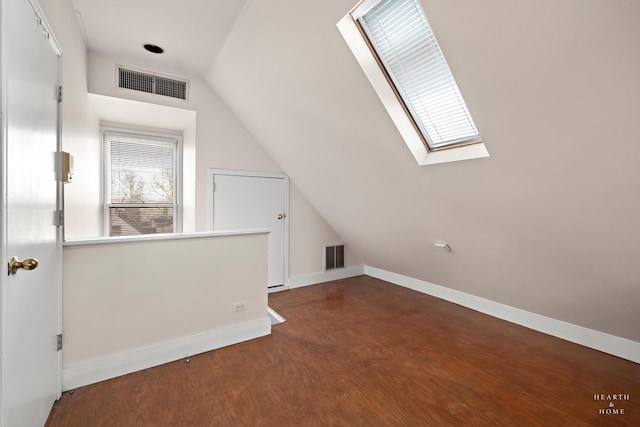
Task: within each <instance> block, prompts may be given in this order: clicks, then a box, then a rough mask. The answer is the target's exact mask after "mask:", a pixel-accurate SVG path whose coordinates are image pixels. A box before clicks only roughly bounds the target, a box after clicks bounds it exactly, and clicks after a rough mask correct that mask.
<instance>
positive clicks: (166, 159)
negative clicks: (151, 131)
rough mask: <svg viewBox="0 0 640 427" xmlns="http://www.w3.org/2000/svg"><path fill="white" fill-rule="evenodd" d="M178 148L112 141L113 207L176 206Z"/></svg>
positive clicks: (155, 143) (158, 144)
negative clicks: (146, 204)
mask: <svg viewBox="0 0 640 427" xmlns="http://www.w3.org/2000/svg"><path fill="white" fill-rule="evenodd" d="M175 150H176V148H175V144H172V145H169V144H162V143H158V142H154V143H145V142H134V141H127V140H126V139H124V140H123V139H116V138H114V139H111V141H110V143H109V151H110V156H109V157H110V171H111V203H169V204H173V181H174V179H173V175H174V172H173V166H174V161H175V159H174V156H175Z"/></svg>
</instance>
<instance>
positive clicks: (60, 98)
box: [58, 86, 62, 102]
mask: <svg viewBox="0 0 640 427" xmlns="http://www.w3.org/2000/svg"><path fill="white" fill-rule="evenodd" d="M58 102H62V86H58Z"/></svg>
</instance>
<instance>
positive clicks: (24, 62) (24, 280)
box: [0, 0, 62, 427]
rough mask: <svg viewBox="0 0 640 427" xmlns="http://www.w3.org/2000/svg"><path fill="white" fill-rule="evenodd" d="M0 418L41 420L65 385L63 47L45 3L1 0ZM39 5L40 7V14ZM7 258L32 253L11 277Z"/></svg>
mask: <svg viewBox="0 0 640 427" xmlns="http://www.w3.org/2000/svg"><path fill="white" fill-rule="evenodd" d="M1 4H2V10H1V14H0V15H1V18H2V154H1V156H2V169H3V172H4V173H5V175H4V179H5V181H4V186H3V190H2V193H3V195H4V196H5V197H2V201H1V202H0V204H1V205H2V206H0V207H2V209H1V210H2V212H3V215H2V221H1V226H2V236H3V237H2V256H3V258H4V259H3V260H2V265H3V267H2V272H1V273H0V275H1V276H2V280H1V281H0V285H1V286H2V289H1V299H2V310H1V311H2V315H1V320H0V321H1V322H2V342H1V347H2V348H1V350H2V356H1V357H2V394H1V404H2V408H1V409H2V410H1V415H2V419H1V420H0V422H1V423H2V425H4V426H7V427H9V426H10V427H16V426H18V427H19V426H30V427H31V426H42V425H44V423H45V421H46V419H47V416H48V415H49V411H50V409H51V406H52V404H53V402H54V400H55V399H56V398H57V397H58V396H59V395H60V391H61V356H60V352H58V351H57V334H58V331H59V329H60V318H61V317H60V310H59V309H60V306H61V303H60V290H61V281H62V247H61V231H60V227H57V225H56V223H57V219H56V216H57V215H56V211H57V209H58V194H59V193H58V186H59V180H58V174H57V173H56V169H57V168H56V164H57V160H56V159H57V152H58V148H59V147H58V131H59V127H58V123H59V121H58V120H59V117H58V108H59V104H58V99H57V98H58V97H57V88H58V84H59V75H58V70H59V60H60V56H59V49H58V48H57V45H54V42H53V39H54V37H53V35H52V34H51V32H50V31H49V30H47V29H46V27H47V26H46V24H44V21H43V18H42V16H43V15H42V13H41V10H40V9H39V7H38V6H37V5H35V8H34V6H32V4H31V2H30V1H29V0H2V3H1ZM36 10H38V12H36ZM12 257H16V258H17V259H18V260H19V261H24V260H27V259H35V260H37V262H38V265H37V268H35V269H32V270H27V269H26V268H29V267H33V265H32V264H29V263H25V264H26V265H25V267H26V268H18V269H17V270H16V271H15V274H8V268H7V266H8V262H9V260H10V259H11V258H12Z"/></svg>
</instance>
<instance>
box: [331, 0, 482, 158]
mask: <svg viewBox="0 0 640 427" xmlns="http://www.w3.org/2000/svg"><path fill="white" fill-rule="evenodd" d="M338 28H339V29H340V31H341V33H342V35H343V37H344V38H345V40H346V41H347V43H348V44H349V46H350V47H351V50H352V51H353V53H354V55H355V56H356V58H357V59H358V62H359V63H360V65H361V66H362V68H363V70H364V71H365V73H366V74H367V76H368V77H369V80H370V82H371V84H372V85H373V86H374V89H375V90H376V92H377V93H378V96H379V97H380V99H381V100H382V102H383V104H385V107H386V108H387V111H388V112H389V114H390V116H391V118H392V119H393V121H394V123H395V124H396V126H397V127H398V130H399V131H400V133H401V134H402V136H403V138H404V139H405V142H406V143H407V145H408V146H409V148H410V149H411V151H412V153H413V154H414V156H415V157H416V160H417V161H418V163H419V164H429V163H441V162H445V161H454V160H464V159H469V158H478V157H487V156H488V152H487V151H486V148H485V147H484V144H482V139H481V138H480V134H479V132H478V130H477V128H476V126H475V124H474V122H473V119H472V118H471V114H470V113H469V110H468V108H467V106H466V104H465V102H464V99H463V98H462V94H461V93H460V90H459V89H458V86H457V84H456V82H455V79H454V77H453V75H452V73H451V70H450V69H449V66H448V65H447V61H446V60H445V58H444V55H443V53H442V50H441V49H440V46H439V45H438V42H437V40H436V38H435V35H434V34H433V31H432V30H431V27H430V26H429V23H428V22H427V19H426V17H425V14H424V12H423V10H422V8H421V6H420V3H419V0H365V1H363V2H361V3H360V4H359V5H358V6H357V7H356V8H355V9H354V10H352V11H351V12H350V13H349V14H348V15H347V16H345V18H343V19H342V20H341V21H340V22H339V23H338ZM354 30H355V31H354ZM358 38H359V39H360V40H358ZM363 47H366V49H363ZM376 69H377V70H376ZM389 95H391V96H389ZM390 98H392V99H390ZM399 112H400V113H399ZM400 116H404V117H400ZM418 141H419V143H420V145H422V146H423V147H424V148H423V149H420V148H419V147H418V146H417V143H418ZM470 145H476V147H474V148H465V149H464V150H457V154H455V155H452V153H448V154H446V155H444V154H441V155H435V154H434V153H436V152H439V151H445V150H444V149H447V150H446V151H453V150H452V149H454V148H455V149H459V148H460V149H461V148H464V147H468V146H470ZM429 157H430V158H429Z"/></svg>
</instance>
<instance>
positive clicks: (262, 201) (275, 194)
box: [213, 173, 287, 287]
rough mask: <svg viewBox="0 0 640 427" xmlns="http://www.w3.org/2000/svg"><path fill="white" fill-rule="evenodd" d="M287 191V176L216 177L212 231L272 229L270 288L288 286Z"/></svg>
mask: <svg viewBox="0 0 640 427" xmlns="http://www.w3.org/2000/svg"><path fill="white" fill-rule="evenodd" d="M286 192H287V183H286V179H285V178H284V177H270V176H269V177H265V176H243V175H233V174H219V173H215V174H214V175H213V230H215V231H228V230H247V229H256V228H266V229H268V230H270V233H269V268H268V271H269V280H268V286H269V287H276V286H282V285H284V283H285V251H286V248H285V245H286V223H287V218H286V199H287V198H286Z"/></svg>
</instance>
